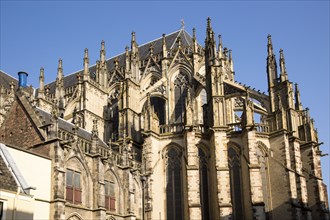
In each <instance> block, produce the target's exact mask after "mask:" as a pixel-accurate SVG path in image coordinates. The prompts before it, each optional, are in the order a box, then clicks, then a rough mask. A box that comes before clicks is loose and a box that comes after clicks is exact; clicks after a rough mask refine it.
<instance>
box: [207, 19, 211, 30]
mask: <svg viewBox="0 0 330 220" xmlns="http://www.w3.org/2000/svg"><path fill="white" fill-rule="evenodd" d="M207 28H208V29H209V28H212V27H211V18H210V17H207Z"/></svg>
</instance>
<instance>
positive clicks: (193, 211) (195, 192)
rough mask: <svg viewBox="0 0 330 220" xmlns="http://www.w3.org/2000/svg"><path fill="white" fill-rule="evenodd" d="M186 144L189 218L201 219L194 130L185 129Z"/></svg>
mask: <svg viewBox="0 0 330 220" xmlns="http://www.w3.org/2000/svg"><path fill="white" fill-rule="evenodd" d="M185 139H186V140H185V141H186V146H187V193H188V213H189V219H202V213H201V203H200V179H199V169H198V167H199V166H198V164H199V160H198V148H197V147H196V145H195V131H193V130H192V131H186V134H185Z"/></svg>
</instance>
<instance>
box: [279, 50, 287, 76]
mask: <svg viewBox="0 0 330 220" xmlns="http://www.w3.org/2000/svg"><path fill="white" fill-rule="evenodd" d="M280 68H281V76H280V77H281V82H284V81H286V80H288V76H287V73H286V67H285V59H284V54H283V50H282V49H280Z"/></svg>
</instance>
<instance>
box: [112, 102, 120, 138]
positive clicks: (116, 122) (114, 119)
mask: <svg viewBox="0 0 330 220" xmlns="http://www.w3.org/2000/svg"><path fill="white" fill-rule="evenodd" d="M110 123H111V126H110V133H111V135H112V136H111V139H112V140H113V141H115V140H117V139H118V132H119V131H118V127H119V110H118V99H117V98H115V99H113V100H111V103H110Z"/></svg>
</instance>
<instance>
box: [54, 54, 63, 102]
mask: <svg viewBox="0 0 330 220" xmlns="http://www.w3.org/2000/svg"><path fill="white" fill-rule="evenodd" d="M63 96H64V83H63V68H62V59H59V61H58V68H57V78H56V88H55V98H56V99H57V100H58V101H59V102H60V100H61V99H62V98H63Z"/></svg>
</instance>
